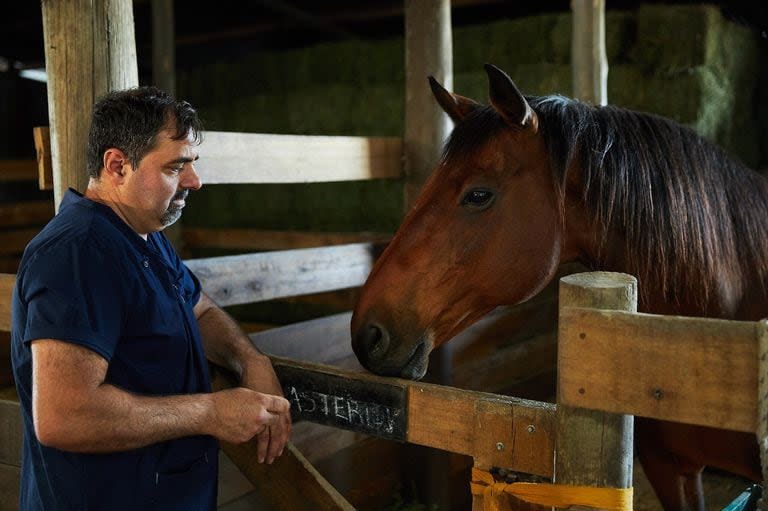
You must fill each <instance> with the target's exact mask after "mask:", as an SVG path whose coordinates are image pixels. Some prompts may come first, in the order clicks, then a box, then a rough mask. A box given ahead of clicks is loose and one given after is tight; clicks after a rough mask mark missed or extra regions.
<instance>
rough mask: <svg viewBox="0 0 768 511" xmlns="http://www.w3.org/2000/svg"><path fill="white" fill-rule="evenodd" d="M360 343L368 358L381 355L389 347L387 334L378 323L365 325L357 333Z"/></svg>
mask: <svg viewBox="0 0 768 511" xmlns="http://www.w3.org/2000/svg"><path fill="white" fill-rule="evenodd" d="M359 340H360V344H361V345H362V348H363V351H364V352H365V354H366V355H367V358H368V359H377V358H381V357H383V356H384V355H385V354H386V353H387V350H388V349H389V334H388V333H387V331H386V330H385V329H383V328H381V327H380V326H379V325H375V324H373V323H371V324H368V325H366V326H365V327H363V329H362V330H361V331H360V334H359Z"/></svg>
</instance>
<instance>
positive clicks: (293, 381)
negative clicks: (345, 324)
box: [272, 357, 555, 476]
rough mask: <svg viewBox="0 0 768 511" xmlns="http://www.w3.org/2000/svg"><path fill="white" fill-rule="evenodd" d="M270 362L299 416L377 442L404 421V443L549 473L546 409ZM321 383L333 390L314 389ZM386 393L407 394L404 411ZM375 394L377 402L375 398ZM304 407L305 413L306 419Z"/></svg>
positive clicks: (549, 412) (550, 422)
mask: <svg viewBox="0 0 768 511" xmlns="http://www.w3.org/2000/svg"><path fill="white" fill-rule="evenodd" d="M272 360H273V365H274V367H275V371H276V372H277V374H278V377H279V378H280V381H281V383H282V384H283V391H284V393H285V395H286V397H287V398H288V399H289V401H291V406H292V407H293V408H292V411H293V412H294V413H295V414H296V415H297V416H298V417H300V418H307V419H308V420H313V421H320V422H322V423H324V424H329V425H333V426H334V427H338V428H341V429H348V430H354V431H359V430H360V428H361V427H364V428H365V429H366V433H368V434H372V435H374V436H377V437H380V438H392V435H394V434H396V433H397V427H398V424H399V421H401V420H402V419H403V418H405V420H406V425H407V426H406V441H408V442H410V443H415V444H419V445H424V446H428V447H434V448H437V449H442V450H446V451H451V452H456V453H459V454H465V455H469V456H473V457H474V458H475V460H476V463H478V464H479V465H483V466H488V467H490V466H501V467H507V468H509V469H512V470H516V471H520V472H527V473H531V474H537V475H543V476H552V471H553V453H554V426H555V423H554V419H555V415H554V414H555V406H554V405H552V404H548V403H539V402H535V401H527V400H524V399H517V398H513V397H506V396H499V395H495V394H487V393H483V392H475V391H469V390H461V389H456V388H450V387H443V386H439V385H432V384H427V383H420V382H413V381H409V380H402V379H399V378H383V377H379V376H374V375H371V374H369V373H364V372H357V371H343V370H340V369H338V368H334V367H330V366H322V365H319V364H311V363H306V362H298V361H293V360H289V359H283V358H278V357H273V359H272ZM302 375H303V377H302ZM323 379H328V380H331V381H332V385H328V386H325V384H323V385H324V386H321V385H318V380H319V381H322V380H323ZM345 382H346V383H347V384H348V385H347V386H346V387H345ZM324 388H331V389H332V392H331V393H326V392H324V391H323V389H324ZM394 389H400V390H399V391H397V390H394ZM379 391H381V394H379ZM393 392H395V393H396V394H399V392H405V393H406V395H407V407H406V408H405V409H402V408H398V406H399V405H398V404H397V402H398V401H397V399H395V398H393V396H392V393H393ZM379 395H383V396H384V402H378V401H377V399H378V396H379ZM303 410H311V412H312V413H311V414H308V416H307V414H303ZM318 414H319V415H320V416H321V417H316V415H318Z"/></svg>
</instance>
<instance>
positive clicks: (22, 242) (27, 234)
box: [0, 228, 40, 255]
mask: <svg viewBox="0 0 768 511" xmlns="http://www.w3.org/2000/svg"><path fill="white" fill-rule="evenodd" d="M38 232H40V229H39V228H35V229H16V230H13V231H0V255H16V254H21V253H22V252H24V247H26V246H27V243H29V242H30V240H31V239H32V238H34V237H35V235H37V233H38Z"/></svg>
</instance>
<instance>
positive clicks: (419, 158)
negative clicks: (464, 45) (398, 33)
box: [403, 0, 479, 211]
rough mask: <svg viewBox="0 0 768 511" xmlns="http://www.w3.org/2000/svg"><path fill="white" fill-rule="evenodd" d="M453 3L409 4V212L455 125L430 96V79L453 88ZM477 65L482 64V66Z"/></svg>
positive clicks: (423, 1)
mask: <svg viewBox="0 0 768 511" xmlns="http://www.w3.org/2000/svg"><path fill="white" fill-rule="evenodd" d="M452 34H453V32H452V25H451V2H450V0H421V1H419V2H405V132H404V140H403V149H404V154H403V161H404V170H405V175H406V183H405V199H406V200H405V208H406V211H407V209H408V208H410V207H411V206H412V205H413V202H414V200H415V199H416V197H417V196H418V194H419V191H420V189H421V186H422V185H423V184H424V181H426V179H427V176H429V174H430V173H431V172H432V169H433V168H434V167H435V165H436V164H437V162H438V160H439V158H440V153H441V151H442V148H443V144H444V142H445V140H446V139H447V138H448V134H449V133H450V132H451V127H452V126H451V121H450V119H449V118H448V116H447V115H446V114H445V113H444V112H443V110H442V109H441V108H440V106H439V105H438V104H437V101H435V99H434V97H433V96H432V92H431V90H430V87H429V82H428V81H427V77H429V76H434V77H435V79H436V80H438V81H439V82H440V83H442V85H443V86H444V87H445V88H446V89H448V90H452V89H453V43H452V37H453V36H452ZM478 65H479V64H478Z"/></svg>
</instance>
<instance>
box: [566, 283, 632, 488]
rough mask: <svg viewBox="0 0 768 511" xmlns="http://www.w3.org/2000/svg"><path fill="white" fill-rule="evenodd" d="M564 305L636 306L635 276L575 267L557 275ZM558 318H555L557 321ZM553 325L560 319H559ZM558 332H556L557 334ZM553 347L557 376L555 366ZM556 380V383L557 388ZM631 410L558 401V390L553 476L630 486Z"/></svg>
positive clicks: (569, 480) (573, 481)
mask: <svg viewBox="0 0 768 511" xmlns="http://www.w3.org/2000/svg"><path fill="white" fill-rule="evenodd" d="M566 307H590V308H594V309H622V310H628V311H631V312H634V311H636V310H637V279H635V278H634V277H632V276H631V275H627V274H624V273H609V272H592V273H578V274H574V275H569V276H567V277H563V278H562V279H560V313H561V314H562V312H563V310H565V308H566ZM558 323H559V322H558ZM559 328H562V324H560V323H559ZM560 336H561V332H560V331H559V332H558V338H559V337H560ZM562 356H563V354H562V353H561V352H560V350H559V349H558V368H557V372H558V378H564V375H565V374H566V372H567V369H566V368H564V367H563V366H561V360H562ZM560 391H561V385H560V384H559V383H558V394H559V393H560ZM633 436H634V435H633V420H632V417H631V416H628V415H621V414H609V413H605V412H598V411H593V410H585V409H580V408H575V407H572V406H568V405H565V404H562V397H561V396H560V395H558V408H557V445H556V453H557V454H556V461H555V474H556V477H555V481H556V482H557V483H558V484H575V485H587V486H600V487H610V488H629V487H631V486H632V460H633V458H632V448H633Z"/></svg>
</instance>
